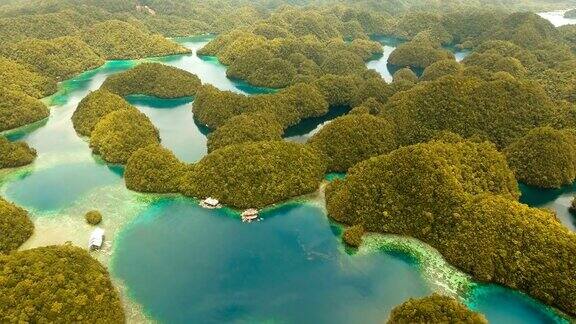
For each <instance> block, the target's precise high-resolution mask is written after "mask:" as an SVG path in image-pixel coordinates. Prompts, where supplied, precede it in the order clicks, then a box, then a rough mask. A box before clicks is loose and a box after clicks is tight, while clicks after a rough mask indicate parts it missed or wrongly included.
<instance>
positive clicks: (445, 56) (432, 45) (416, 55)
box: [388, 32, 454, 69]
mask: <svg viewBox="0 0 576 324" xmlns="http://www.w3.org/2000/svg"><path fill="white" fill-rule="evenodd" d="M430 38H431V36H429V35H428V33H426V32H423V33H421V34H418V35H416V36H415V37H414V39H412V40H410V41H409V42H406V43H403V44H400V45H399V46H398V47H397V48H396V49H395V50H394V51H393V52H392V53H391V54H390V57H389V58H388V63H389V64H392V65H396V66H403V67H405V66H409V67H414V68H422V69H423V68H426V67H428V66H430V65H431V64H433V63H436V62H438V61H442V60H450V59H452V60H453V59H454V54H452V52H450V51H448V50H445V49H443V48H442V46H441V44H440V43H439V42H436V41H435V40H432V39H430Z"/></svg>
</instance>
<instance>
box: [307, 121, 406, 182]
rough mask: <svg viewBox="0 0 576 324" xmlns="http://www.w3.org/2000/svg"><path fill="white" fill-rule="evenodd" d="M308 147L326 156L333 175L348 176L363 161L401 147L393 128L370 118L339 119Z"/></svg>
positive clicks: (387, 123) (330, 124)
mask: <svg viewBox="0 0 576 324" xmlns="http://www.w3.org/2000/svg"><path fill="white" fill-rule="evenodd" d="M308 143H309V144H310V145H312V146H314V147H315V148H317V149H318V150H320V151H321V152H323V153H324V154H325V155H326V157H327V158H328V171H330V172H345V171H347V170H348V168H350V167H352V166H353V165H355V164H356V163H358V162H360V161H364V160H366V159H368V158H370V157H373V156H377V155H380V154H385V153H389V152H391V151H392V150H394V149H396V148H397V147H398V143H397V141H396V129H395V127H394V125H393V124H392V123H390V122H389V121H387V120H386V119H384V118H380V117H375V116H372V115H369V114H354V115H348V116H343V117H339V118H336V119H334V120H333V121H332V122H330V123H329V124H328V125H326V126H324V127H323V128H322V129H321V130H320V131H319V132H318V133H316V134H314V136H312V138H310V140H309V142H308Z"/></svg>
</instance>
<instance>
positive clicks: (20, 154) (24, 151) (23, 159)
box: [0, 136, 36, 169]
mask: <svg viewBox="0 0 576 324" xmlns="http://www.w3.org/2000/svg"><path fill="white" fill-rule="evenodd" d="M35 159H36V150H34V149H33V148H30V147H29V146H28V144H26V143H25V142H15V143H12V142H10V141H9V140H7V139H6V137H4V136H0V169H2V168H16V167H20V166H24V165H27V164H30V163H32V162H33V161H34V160H35Z"/></svg>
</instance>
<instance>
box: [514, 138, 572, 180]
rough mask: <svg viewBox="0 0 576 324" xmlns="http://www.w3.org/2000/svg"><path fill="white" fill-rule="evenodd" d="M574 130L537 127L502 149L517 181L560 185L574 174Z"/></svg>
mask: <svg viewBox="0 0 576 324" xmlns="http://www.w3.org/2000/svg"><path fill="white" fill-rule="evenodd" d="M575 135H576V134H575V133H574V132H568V131H560V130H555V129H552V128H550V127H543V128H536V129H533V130H531V131H530V132H528V134H526V135H525V136H523V137H521V138H519V139H518V140H516V141H514V142H513V143H512V144H510V145H509V146H508V147H506V149H505V151H504V152H505V153H506V157H507V158H508V163H509V164H510V167H511V168H512V170H514V173H515V174H516V178H517V179H518V180H519V181H522V182H524V183H526V184H529V185H533V186H538V187H544V188H559V187H560V186H562V185H567V184H571V183H572V182H573V181H574V179H575V178H576V136H575Z"/></svg>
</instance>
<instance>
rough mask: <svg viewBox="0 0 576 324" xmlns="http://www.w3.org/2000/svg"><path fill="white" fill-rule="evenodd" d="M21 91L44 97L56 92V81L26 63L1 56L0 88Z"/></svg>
mask: <svg viewBox="0 0 576 324" xmlns="http://www.w3.org/2000/svg"><path fill="white" fill-rule="evenodd" d="M1 88H6V89H10V90H14V91H21V92H24V93H25V94H27V95H29V96H30V97H34V98H42V97H46V96H48V95H51V94H53V93H55V92H56V90H57V86H56V82H55V81H54V80H52V79H50V78H48V77H46V76H44V75H42V74H40V73H37V72H34V71H32V69H30V68H29V67H28V66H26V65H25V64H21V63H18V62H16V61H13V60H10V59H7V58H5V57H1V56H0V89H1Z"/></svg>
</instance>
